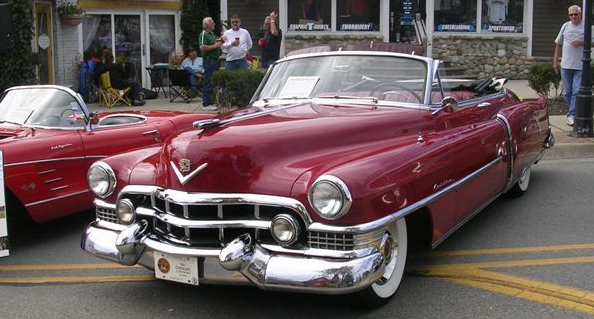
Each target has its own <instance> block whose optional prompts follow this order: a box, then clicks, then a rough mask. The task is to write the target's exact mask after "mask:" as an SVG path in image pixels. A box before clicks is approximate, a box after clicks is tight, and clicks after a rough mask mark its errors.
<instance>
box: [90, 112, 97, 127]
mask: <svg viewBox="0 0 594 319" xmlns="http://www.w3.org/2000/svg"><path fill="white" fill-rule="evenodd" d="M89 120H90V121H91V124H95V125H97V124H99V114H98V113H96V112H91V113H89Z"/></svg>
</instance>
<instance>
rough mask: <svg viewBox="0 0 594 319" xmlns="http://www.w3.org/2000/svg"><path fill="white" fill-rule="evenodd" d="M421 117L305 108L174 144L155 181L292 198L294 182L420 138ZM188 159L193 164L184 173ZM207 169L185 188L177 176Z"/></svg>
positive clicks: (394, 111)
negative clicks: (397, 141) (314, 171)
mask: <svg viewBox="0 0 594 319" xmlns="http://www.w3.org/2000/svg"><path fill="white" fill-rule="evenodd" d="M338 108H340V109H338ZM419 117H420V115H419V112H418V110H414V109H405V108H394V107H390V108H388V107H377V108H376V107H370V106H361V105H359V106H355V105H351V106H345V105H342V106H331V105H321V104H303V105H300V106H297V107H293V108H288V109H285V110H278V111H276V112H273V113H270V114H264V115H261V116H256V117H253V118H249V119H243V120H239V121H237V122H234V123H229V124H223V125H221V126H219V127H215V128H211V129H207V130H204V131H200V130H190V131H185V132H182V133H179V134H178V135H174V136H173V137H172V138H171V139H170V140H169V141H168V142H167V144H166V146H165V149H164V152H163V155H162V156H161V163H160V164H161V166H160V167H162V168H163V167H166V169H164V170H161V171H159V170H157V171H158V173H157V174H158V176H157V179H156V181H157V183H158V185H159V186H162V187H166V188H173V189H178V190H184V191H192V192H197V191H199V192H223V193H245V192H249V193H262V194H271V195H272V194H273V195H279V196H288V195H289V194H290V192H291V187H292V185H293V183H294V182H295V180H296V179H297V178H298V177H299V176H300V175H301V174H303V173H304V172H306V171H308V170H312V169H315V168H316V167H324V170H327V169H328V168H330V167H332V166H334V165H336V164H338V163H342V162H344V161H352V160H353V158H357V157H359V156H361V154H362V152H372V151H373V150H377V148H378V147H381V146H382V145H388V143H390V142H391V140H393V139H395V138H397V137H399V136H402V135H403V134H408V135H410V134H417V133H418V130H416V129H415V128H418V127H419V122H423V121H422V120H420V119H419ZM354 128H356V130H355V129H354ZM182 159H186V160H189V161H190V162H191V165H190V167H189V169H186V170H185V171H184V170H183V168H184V165H183V164H184V161H182V162H181V163H180V160H182ZM185 162H186V163H187V161H185ZM205 163H206V164H207V166H206V167H205V168H203V169H202V170H201V171H200V172H199V173H197V174H196V175H195V176H194V177H192V178H190V179H189V181H188V182H187V183H186V184H185V185H182V183H181V181H180V178H179V177H177V176H176V174H175V171H174V170H175V169H179V170H180V173H181V175H182V176H188V175H189V174H191V173H192V172H193V171H194V170H196V169H197V168H198V167H200V166H201V165H203V164H205ZM172 164H173V165H174V166H175V168H173V166H172ZM186 168H187V166H186ZM131 182H132V183H133V182H134V181H131Z"/></svg>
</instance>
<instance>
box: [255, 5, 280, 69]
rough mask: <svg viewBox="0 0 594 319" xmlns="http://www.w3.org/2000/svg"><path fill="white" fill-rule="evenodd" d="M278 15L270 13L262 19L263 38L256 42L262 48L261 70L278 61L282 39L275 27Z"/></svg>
mask: <svg viewBox="0 0 594 319" xmlns="http://www.w3.org/2000/svg"><path fill="white" fill-rule="evenodd" d="M277 16H278V15H277V14H276V13H275V12H274V11H272V12H271V13H270V15H269V16H267V17H266V19H264V31H265V33H264V36H263V37H261V38H260V39H259V40H258V44H259V45H260V46H261V47H262V60H261V65H262V68H268V67H269V66H270V65H271V64H272V63H274V61H276V60H278V58H279V55H280V46H281V40H282V39H283V32H282V30H281V29H279V28H278V27H277V26H276V21H275V19H276V17H277Z"/></svg>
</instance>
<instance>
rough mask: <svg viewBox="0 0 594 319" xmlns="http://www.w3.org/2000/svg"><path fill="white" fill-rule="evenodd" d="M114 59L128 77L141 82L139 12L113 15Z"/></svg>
mask: <svg viewBox="0 0 594 319" xmlns="http://www.w3.org/2000/svg"><path fill="white" fill-rule="evenodd" d="M113 23H114V24H113V25H114V28H113V30H114V45H115V52H114V53H115V60H116V63H118V64H121V65H122V68H123V69H124V73H125V74H126V75H127V76H128V78H129V79H131V80H134V81H136V82H138V83H141V84H142V83H143V82H142V78H143V73H144V72H142V70H144V65H143V58H142V57H143V55H144V54H143V53H144V52H143V41H142V40H143V36H142V35H143V30H142V23H141V16H140V14H126V15H119V14H116V15H114V20H113Z"/></svg>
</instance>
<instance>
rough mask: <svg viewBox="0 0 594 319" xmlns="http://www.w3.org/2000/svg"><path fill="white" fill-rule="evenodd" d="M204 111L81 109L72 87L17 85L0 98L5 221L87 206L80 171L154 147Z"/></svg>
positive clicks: (41, 217)
mask: <svg viewBox="0 0 594 319" xmlns="http://www.w3.org/2000/svg"><path fill="white" fill-rule="evenodd" d="M209 116H211V115H208V114H186V113H182V112H128V113H104V114H96V113H91V112H89V110H88V108H87V107H86V105H85V103H84V101H83V100H82V99H81V98H80V96H79V95H77V94H76V93H74V92H73V91H72V90H70V89H68V88H65V87H60V86H49V85H43V86H21V87H13V88H11V89H8V90H6V91H5V92H4V94H3V95H2V97H1V98H0V151H1V152H2V153H3V157H4V175H5V176H4V181H5V192H6V200H7V203H6V204H7V212H8V216H9V220H10V219H11V218H12V217H15V214H17V213H22V212H25V213H27V214H28V215H29V216H30V217H31V218H32V219H33V220H34V221H36V222H44V221H48V220H50V219H54V218H58V217H61V216H65V215H68V214H72V213H75V212H79V211H82V210H85V209H91V208H93V205H92V201H93V197H94V195H93V194H92V193H91V192H90V191H89V189H88V187H87V181H86V173H87V171H88V169H89V166H91V164H92V163H93V162H95V161H97V160H98V159H101V158H104V157H107V156H109V155H113V154H116V153H120V152H122V151H127V150H131V149H136V148H140V147H147V146H153V145H160V144H161V143H162V142H163V140H164V139H165V138H166V137H167V136H168V135H170V134H171V133H172V132H173V131H175V130H179V129H183V128H188V127H191V125H192V122H194V121H196V120H199V119H204V118H207V117H209Z"/></svg>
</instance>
